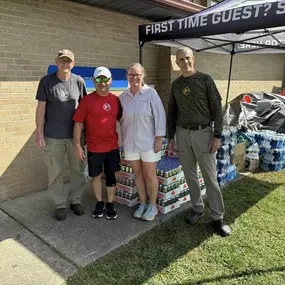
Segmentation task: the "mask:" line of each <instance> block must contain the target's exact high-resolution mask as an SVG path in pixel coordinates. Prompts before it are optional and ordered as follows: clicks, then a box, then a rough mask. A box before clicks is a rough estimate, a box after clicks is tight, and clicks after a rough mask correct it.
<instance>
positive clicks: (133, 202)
mask: <svg viewBox="0 0 285 285" xmlns="http://www.w3.org/2000/svg"><path fill="white" fill-rule="evenodd" d="M115 201H116V202H117V203H119V204H124V205H127V206H128V207H133V206H135V205H137V204H138V203H139V198H138V197H137V198H135V199H133V200H129V199H126V198H123V197H119V196H115Z"/></svg>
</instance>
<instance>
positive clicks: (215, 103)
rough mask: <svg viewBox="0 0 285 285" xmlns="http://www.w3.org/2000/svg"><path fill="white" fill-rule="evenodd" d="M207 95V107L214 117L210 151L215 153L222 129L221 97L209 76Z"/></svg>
mask: <svg viewBox="0 0 285 285" xmlns="http://www.w3.org/2000/svg"><path fill="white" fill-rule="evenodd" d="M207 96H208V100H209V107H210V110H211V113H212V114H213V118H214V137H213V139H212V141H211V149H210V152H211V153H215V152H216V151H217V150H218V149H219V148H220V146H221V140H220V138H221V133H222V130H223V110H222V98H221V95H220V93H219V91H218V89H217V86H216V84H215V82H214V80H213V79H212V78H211V77H210V76H209V77H208V79H207Z"/></svg>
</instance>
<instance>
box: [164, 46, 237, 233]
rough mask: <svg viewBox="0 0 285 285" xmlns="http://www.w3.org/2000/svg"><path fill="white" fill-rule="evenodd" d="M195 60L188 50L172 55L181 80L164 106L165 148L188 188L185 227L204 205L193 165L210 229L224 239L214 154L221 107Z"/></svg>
mask: <svg viewBox="0 0 285 285" xmlns="http://www.w3.org/2000/svg"><path fill="white" fill-rule="evenodd" d="M194 62H195V58H194V55H193V52H192V50H191V49H190V48H181V49H179V50H178V51H177V53H176V63H177V65H178V66H179V68H180V70H181V72H182V76H180V77H179V78H177V79H176V80H174V81H173V83H172V87H171V95H170V99H169V105H168V121H167V126H168V138H169V147H170V148H171V149H174V148H175V140H174V136H175V134H176V143H177V150H178V152H179V158H180V162H181V164H182V166H183V170H184V173H185V177H186V182H187V184H188V185H189V189H190V196H191V201H192V204H193V207H192V212H191V214H190V216H189V219H188V221H189V223H190V224H194V223H195V222H196V221H197V220H198V219H199V218H200V217H202V216H203V212H204V203H203V199H202V196H201V190H200V187H199V179H198V176H197V162H198V164H199V166H200V168H201V171H202V175H203V178H204V181H205V185H206V189H207V197H208V201H209V204H210V208H211V213H212V214H211V218H212V222H211V224H212V226H213V229H214V231H215V232H216V233H217V234H219V235H221V236H228V235H229V234H230V233H231V230H230V228H229V227H228V226H227V225H226V224H225V223H224V221H223V218H224V212H225V209H224V202H223V197H222V194H221V191H220V188H219V185H218V182H217V174H216V151H217V150H218V148H219V147H220V145H221V143H220V137H221V132H222V123H223V117H222V104H221V96H220V94H219V91H218V89H217V87H216V85H215V83H214V81H213V79H212V78H211V76H209V75H207V74H204V73H201V72H199V71H196V70H195V67H194Z"/></svg>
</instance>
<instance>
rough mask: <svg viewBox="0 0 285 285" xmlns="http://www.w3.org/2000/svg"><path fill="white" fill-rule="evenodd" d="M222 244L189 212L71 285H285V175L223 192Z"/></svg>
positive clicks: (260, 177) (252, 179)
mask: <svg viewBox="0 0 285 285" xmlns="http://www.w3.org/2000/svg"><path fill="white" fill-rule="evenodd" d="M223 193H224V200H225V206H226V211H227V214H226V221H227V222H228V223H229V224H230V226H231V228H232V230H233V233H232V235H231V236H230V237H227V238H221V237H219V236H216V235H213V233H212V231H211V228H210V227H209V225H208V221H209V217H210V212H209V210H208V205H206V207H207V210H206V215H205V216H204V217H203V218H202V219H201V220H200V221H199V223H198V224H196V225H193V226H189V225H188V224H186V222H185V217H186V216H187V214H188V212H187V211H186V212H184V213H182V214H179V215H177V216H175V217H174V218H172V219H171V220H169V221H168V222H166V223H163V224H162V225H160V226H158V227H156V228H154V229H153V230H151V231H149V232H147V233H145V234H143V235H141V236H140V237H139V238H137V239H135V240H133V241H131V242H130V243H129V244H128V245H126V246H123V247H121V248H119V249H117V250H115V251H113V252H111V253H110V254H108V255H107V256H105V257H103V258H101V259H99V260H98V261H96V262H94V263H92V264H90V265H88V266H86V267H84V268H82V269H80V270H79V271H78V272H77V273H76V274H75V275H74V276H72V277H71V278H69V279H68V280H67V284H68V285H77V284H78V285H79V284H80V285H85V284H86V285H87V284H88V285H93V284H110V285H111V284H114V285H115V284H119V285H120V284H122V285H136V284H149V285H150V284H151V285H154V284H155V285H156V284H171V285H186V284H189V285H192V284H193V285H194V284H195V285H197V284H203V285H204V284H205V285H234V284H239V285H240V284H242V285H251V284H255V285H267V284H268V285H275V284H276V285H282V284H285V214H284V212H285V173H284V172H278V173H276V172H275V173H259V174H255V175H250V176H248V177H245V178H243V179H241V180H239V181H236V182H233V183H231V184H230V185H229V186H228V187H227V188H225V189H224V190H223Z"/></svg>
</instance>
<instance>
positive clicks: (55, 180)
mask: <svg viewBox="0 0 285 285" xmlns="http://www.w3.org/2000/svg"><path fill="white" fill-rule="evenodd" d="M45 143H46V146H45V149H44V150H45V162H46V165H47V167H48V177H49V183H48V184H49V186H48V189H49V191H50V193H51V195H52V197H53V199H54V201H55V204H56V208H57V209H59V208H66V204H67V202H68V200H69V202H70V203H71V204H77V203H80V202H81V196H82V193H83V191H84V187H83V186H84V183H85V179H84V175H83V162H82V161H79V160H78V159H77V158H76V157H75V154H74V143H73V139H52V138H47V137H45ZM65 154H66V156H67V159H68V162H69V167H70V182H71V183H70V189H66V188H65V187H64V183H63V168H64V160H65Z"/></svg>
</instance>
